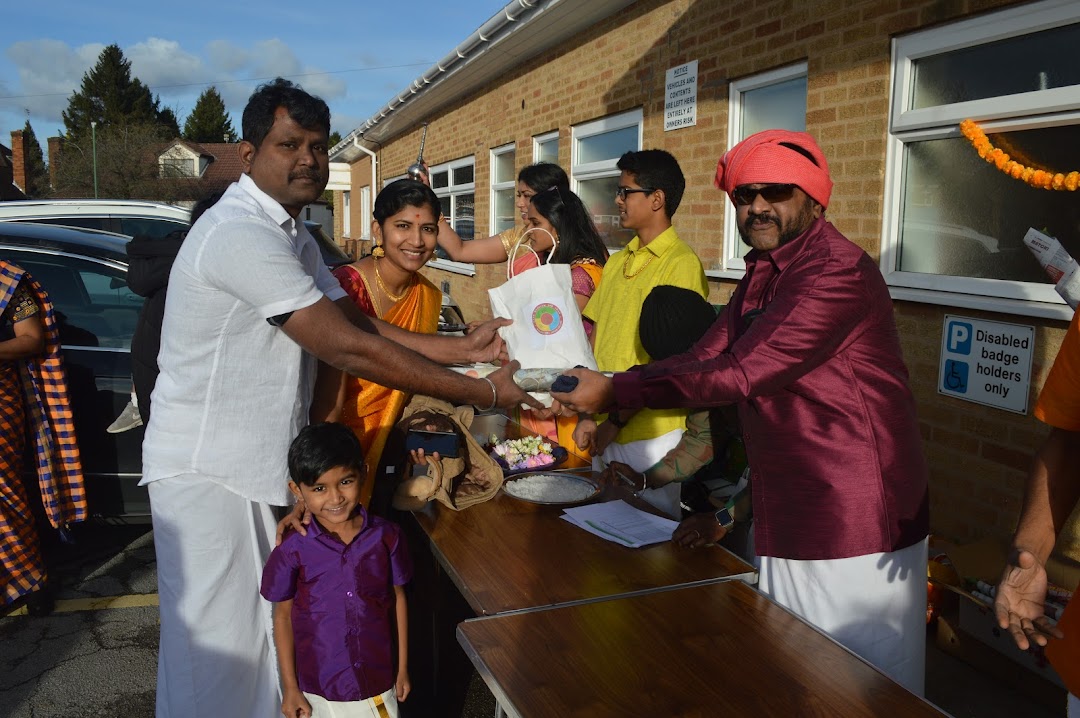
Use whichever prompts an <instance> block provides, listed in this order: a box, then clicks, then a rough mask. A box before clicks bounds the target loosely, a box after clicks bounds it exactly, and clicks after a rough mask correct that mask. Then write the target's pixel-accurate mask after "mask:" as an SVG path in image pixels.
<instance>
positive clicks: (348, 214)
mask: <svg viewBox="0 0 1080 718" xmlns="http://www.w3.org/2000/svg"><path fill="white" fill-rule="evenodd" d="M351 231H352V191H350V190H347V189H346V190H342V191H341V235H342V236H343V237H351V236H352V235H351V234H349V233H350V232H351Z"/></svg>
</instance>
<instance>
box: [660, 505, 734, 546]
mask: <svg viewBox="0 0 1080 718" xmlns="http://www.w3.org/2000/svg"><path fill="white" fill-rule="evenodd" d="M726 534H727V529H725V528H724V527H723V526H721V525H720V524H719V523H717V521H716V516H715V515H714V514H713V513H712V512H711V511H705V512H704V513H700V514H691V515H690V516H687V517H686V518H685V519H683V520H682V523H680V524H679V525H678V527H676V529H675V533H673V534H671V540H672V542H674V543H676V544H678V545H679V546H685V547H686V548H699V547H701V546H707V545H709V544H712V543H716V542H717V541H719V540H720V539H722V538H724V536H725V535H726Z"/></svg>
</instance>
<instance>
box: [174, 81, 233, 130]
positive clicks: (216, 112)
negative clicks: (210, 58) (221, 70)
mask: <svg viewBox="0 0 1080 718" xmlns="http://www.w3.org/2000/svg"><path fill="white" fill-rule="evenodd" d="M183 137H184V139H185V140H190V141H192V142H236V131H235V130H234V129H233V126H232V120H230V119H229V115H228V113H227V112H225V101H224V100H222V99H221V95H220V94H218V91H217V88H216V87H214V86H213V85H211V86H210V87H208V88H206V90H204V91H203V93H202V94H201V95H199V99H198V100H197V101H196V102H195V109H193V110H192V111H191V114H190V115H188V118H187V121H185V122H184V135H183Z"/></svg>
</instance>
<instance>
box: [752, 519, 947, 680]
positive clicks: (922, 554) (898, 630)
mask: <svg viewBox="0 0 1080 718" xmlns="http://www.w3.org/2000/svg"><path fill="white" fill-rule="evenodd" d="M926 546H927V540H926V539H923V540H922V541H920V542H918V543H916V544H914V545H912V546H909V547H907V548H903V549H900V550H899V551H892V552H888V553H875V554H869V555H866V556H853V557H851V558H839V559H828V560H820V561H796V560H793V559H783V558H772V557H769V556H762V557H760V558H759V561H760V566H759V569H758V570H759V573H758V590H760V591H761V592H762V593H764V594H765V595H766V596H768V597H769V598H771V599H772V600H774V601H776V602H777V603H779V604H780V605H782V606H786V607H787V608H789V609H791V611H793V612H794V613H796V614H798V615H799V616H802V617H803V618H804V619H806V620H807V621H809V622H810V623H812V624H814V625H815V626H817V627H818V628H820V629H821V630H822V631H824V632H825V633H827V634H829V636H831V637H832V638H833V639H835V640H836V641H837V642H838V643H840V644H841V645H843V646H845V647H847V648H848V649H849V650H851V651H852V652H854V653H856V654H858V655H859V656H861V657H862V658H864V659H865V660H867V661H868V662H870V663H872V664H874V665H875V666H877V667H878V668H879V669H880V670H881V671H882V672H883V673H885V674H886V675H888V676H889V677H890V678H892V679H893V680H894V681H896V682H897V683H900V684H901V685H903V686H904V687H905V688H907V689H908V690H910V691H911V692H913V693H915V694H916V695H919V696H921V695H922V694H923V685H924V681H925V675H924V674H925V663H926Z"/></svg>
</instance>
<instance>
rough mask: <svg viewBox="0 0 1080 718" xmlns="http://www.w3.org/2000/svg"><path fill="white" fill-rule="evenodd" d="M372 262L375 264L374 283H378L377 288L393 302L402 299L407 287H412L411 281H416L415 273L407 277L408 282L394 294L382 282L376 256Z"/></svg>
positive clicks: (407, 291) (406, 292) (407, 289)
mask: <svg viewBox="0 0 1080 718" xmlns="http://www.w3.org/2000/svg"><path fill="white" fill-rule="evenodd" d="M373 264H374V265H375V283H376V284H377V285H379V289H381V290H382V291H383V294H385V295H386V296H387V297H389V298H390V301H391V302H393V303H394V304H397V303H398V302H400V301H401V300H402V299H404V298H405V295H406V294H408V293H409V289H410V288H411V287H412V284H413V282H414V281H416V275H412V276H411V277H409V282H408V283H407V284H406V285H405V289H403V290H402V291H401V294H394V293H393V292H391V291H390V290H389V289H388V288H387V286H386V285H385V284H384V283H383V279H382V275H381V274H379V260H378V259H377V258H376V259H375V260H374V261H373Z"/></svg>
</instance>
